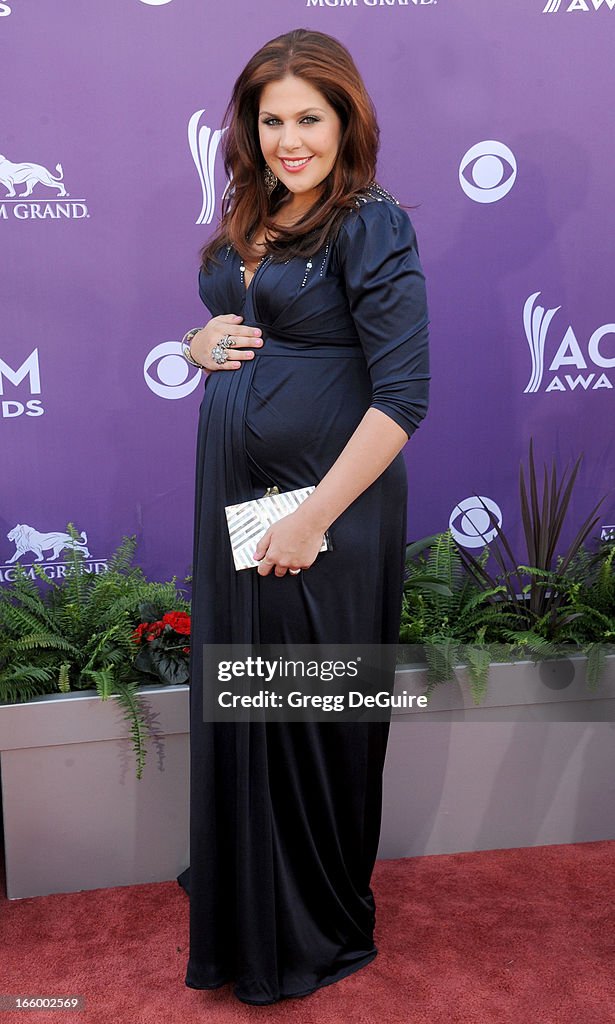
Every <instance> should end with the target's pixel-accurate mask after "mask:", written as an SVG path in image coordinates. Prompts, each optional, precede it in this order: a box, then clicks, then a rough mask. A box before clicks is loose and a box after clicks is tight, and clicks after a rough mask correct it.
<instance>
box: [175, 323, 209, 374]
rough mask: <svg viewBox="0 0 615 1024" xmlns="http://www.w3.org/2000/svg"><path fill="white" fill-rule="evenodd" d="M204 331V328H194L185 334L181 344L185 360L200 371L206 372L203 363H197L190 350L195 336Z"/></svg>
mask: <svg viewBox="0 0 615 1024" xmlns="http://www.w3.org/2000/svg"><path fill="white" fill-rule="evenodd" d="M202 330H203V328H202V327H192V328H191V329H190V330H189V331H186V333H185V334H184V336H183V338H182V340H181V342H180V344H181V349H182V355H183V357H184V359H185V360H186V361H187V362H189V363H191V364H192V365H193V366H198V368H199V370H205V371H206V370H207V367H206V366H203V364H202V363H198V362H197V361H196V359H195V358H194V356H193V355H192V351H191V349H190V342H191V341H192V339H193V338H194V336H195V334H198V333H199V331H202Z"/></svg>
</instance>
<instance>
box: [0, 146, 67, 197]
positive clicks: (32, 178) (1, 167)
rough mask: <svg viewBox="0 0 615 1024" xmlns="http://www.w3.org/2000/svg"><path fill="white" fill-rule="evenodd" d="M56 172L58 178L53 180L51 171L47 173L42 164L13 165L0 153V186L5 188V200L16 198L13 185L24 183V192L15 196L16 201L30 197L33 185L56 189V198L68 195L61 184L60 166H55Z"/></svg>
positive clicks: (61, 171)
mask: <svg viewBox="0 0 615 1024" xmlns="http://www.w3.org/2000/svg"><path fill="white" fill-rule="evenodd" d="M56 171H57V172H58V177H57V178H54V176H53V174H52V173H51V171H48V170H47V168H46V167H43V165H42V164H27V163H23V164H13V163H11V161H10V160H7V158H6V157H5V156H3V155H2V154H1V153H0V184H2V185H5V186H6V189H7V193H6V196H5V198H6V199H12V198H13V197H14V196H17V192H16V191H15V185H21V184H23V183H24V182H25V185H26V191H25V192H20V194H19V196H17V198H18V199H23V198H24V197H25V196H29V195H31V194H32V189H33V188H34V186H35V185H47V186H48V187H49V188H57V190H58V196H67V195H69V193H68V192H67V191H66V189H65V188H64V184H63V182H62V178H63V177H64V171H63V170H62V164H56Z"/></svg>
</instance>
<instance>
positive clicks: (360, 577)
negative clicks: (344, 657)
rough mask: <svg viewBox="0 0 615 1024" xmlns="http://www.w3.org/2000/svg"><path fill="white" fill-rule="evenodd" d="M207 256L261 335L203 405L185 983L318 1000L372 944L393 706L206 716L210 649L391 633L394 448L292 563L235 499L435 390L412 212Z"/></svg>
mask: <svg viewBox="0 0 615 1024" xmlns="http://www.w3.org/2000/svg"><path fill="white" fill-rule="evenodd" d="M219 258H220V263H219V265H218V266H214V267H213V268H211V269H210V270H209V272H208V273H204V272H203V271H202V270H201V271H200V273H199V290H200V295H201V298H202V300H203V302H204V303H205V305H206V306H207V308H208V310H209V311H210V313H211V315H212V316H217V315H220V314H229V313H238V314H240V315H242V316H243V317H244V320H243V323H244V324H247V325H253V326H260V327H261V328H262V332H263V338H264V345H263V346H262V348H261V349H260V350H259V349H254V352H255V356H254V358H253V359H251V360H248V361H246V362H242V364H241V367H240V368H239V369H237V370H224V371H218V372H216V371H214V372H212V373H211V374H209V375H208V376H207V378H206V381H205V389H204V396H203V400H202V402H201V406H200V416H199V428H198V444H197V463H196V498H195V521H194V558H193V588H192V642H191V679H192V685H191V698H190V699H191V703H190V729H191V744H190V746H191V758H190V764H191V770H190V816H191V820H190V866H189V868H187V869H186V870H185V871H184V872H182V874H181V875H179V877H178V882H179V884H180V885H181V886H182V887H183V888H184V889H185V890H186V891H187V892H188V893H189V897H190V951H189V960H188V966H187V973H186V979H185V984H186V985H187V986H188V987H190V988H196V989H211V988H218V987H219V986H221V985H223V984H225V983H227V982H230V983H231V984H232V985H233V992H234V994H235V996H237V998H238V999H240V1000H242V1001H243V1002H246V1003H253V1004H267V1003H275V1002H277V1001H278V1000H280V999H283V998H286V997H290V996H300V995H307V994H308V993H310V992H313V991H314V990H315V989H318V988H320V987H322V986H324V985H329V984H331V983H332V982H335V981H338V980H340V979H341V978H343V977H345V976H346V975H348V974H351V973H352V972H354V971H357V970H359V969H360V968H361V967H363V966H365V965H366V964H368V963H369V962H370V961H371V960H373V958H374V957H375V956H376V954H377V952H378V950H377V948H376V946H375V945H374V937H373V932H374V925H375V901H374V897H373V893H372V890H371V888H370V877H371V874H372V870H373V866H374V862H375V859H376V853H377V847H378V841H379V832H380V823H381V805H382V771H383V765H384V758H385V752H386V745H387V739H388V731H389V722H388V721H385V722H373V721H372V722H350V721H346V722H339V721H338V722H335V721H327V722H297V721H294V722H287V723H284V722H274V721H268V722H237V723H229V722H216V723H212V722H205V723H204V722H203V721H202V700H203V696H202V689H201V675H202V644H206V643H227V642H236V643H286V642H300V643H357V642H361V643H396V642H397V639H398V634H399V621H400V614H401V597H402V583H403V568H404V555H405V545H406V505H407V477H406V468H405V462H404V459H403V456H402V454H401V452H400V453H399V455H397V456H396V458H395V459H394V460H393V462H392V463H391V464H390V465H389V467H388V468H387V469H386V470H385V471H384V472H383V473H382V474H381V476H380V477H379V478H378V479H377V480H376V481H375V482H374V483H373V484H372V485H371V486H370V487H368V488H367V490H366V491H364V493H363V494H362V495H360V496H359V497H358V498H357V499H356V500H355V501H354V502H353V503H352V504H351V505H350V506H349V508H348V509H347V510H346V511H345V512H344V513H343V514H342V515H340V516H339V517H338V519H336V520H335V522H334V523H333V524H332V525H331V528H330V535H331V539H332V544H333V549H332V550H331V551H327V552H321V553H319V554H318V555H317V557H316V560H315V561H314V563H313V564H312V566H311V567H310V568H309V569H307V570H304V571H303V572H301V573H299V574H298V575H297V576H292V575H290V574H288V573H287V574H286V576H283V577H276V576H275V574H274V573H273V571H272V572H271V573H270V574H269V575H268V576H261V575H259V574H258V573H257V571H256V569H254V570H252V569H246V570H243V571H240V572H237V571H236V570H235V569H234V566H233V561H232V555H231V549H230V543H229V538H228V531H227V526H226V519H225V515H224V505H226V504H230V503H234V502H239V501H244V500H246V499H248V498H253V497H260V496H261V495H262V494H263V493H264V490H265V489H266V487H267V486H269V485H270V484H272V483H276V484H277V485H278V486H279V487H280V489H281V490H292V489H293V488H296V487H301V486H305V485H307V484H310V483H314V484H316V483H318V481H319V480H320V479H322V477H323V476H324V475H325V473H326V472H327V470H328V469H329V468H330V467H331V466H332V465H333V463H334V462H335V460H336V459H337V457H338V455H339V454H340V452H341V451H342V449H343V447H344V446H345V444H346V442H347V441H348V440H349V438H350V437H351V435H352V433H353V431H354V430H355V428H356V427H357V426H358V424H359V422H360V420H361V419H362V417H363V415H364V414H365V412H366V410H367V409H368V408H369V407H370V406H372V407H375V408H377V409H380V410H382V411H383V412H384V413H386V414H387V415H388V416H390V417H391V418H392V419H393V420H394V421H395V422H396V423H398V424H399V425H400V426H401V427H402V428H403V429H404V430H405V431H406V433H407V434H408V436H410V435H411V434H412V433H413V432H414V431H415V430H416V428H417V427H418V425H419V423H420V421H421V420H422V418H423V417H424V416H425V413H426V410H427V404H428V391H429V380H430V374H429V358H428V324H429V319H428V310H427V302H426V291H425V279H424V274H423V271H422V268H421V264H420V260H419V253H418V248H417V241H416V235H415V232H414V229H413V227H412V224H411V222H410V219H409V217H408V215H407V214H406V212H405V211H404V210H402V209H401V207H400V206H399V205H398V204H397V203H396V201H395V200H394V199H393V198H392V197H389V196H388V194H386V196H385V197H383V192H382V190H379V189H377V188H374V187H373V186H372V187H370V188H369V189H368V190H367V191H366V193H365V194H364V195H363V197H362V198H361V200H360V201H357V204H356V208H354V209H353V210H351V211H349V212H348V214H347V216H346V219H345V221H344V224H343V227H342V229H341V230H340V232H339V234H338V236H337V238H336V239H335V240H334V241H333V242H332V243H331V244H330V245H326V246H323V249H322V251H321V252H319V253H318V254H316V255H315V256H313V257H312V258H311V259H310V260H309V261H307V260H305V259H291V260H289V261H287V262H274V261H272V260H271V259H265V260H264V261H263V263H261V265H260V266H259V268H258V269H257V271H256V273H255V275H254V277H253V278H252V280H251V282H250V284H249V286H248V288H247V290H246V288H245V286H244V284H243V282H242V279H241V274H240V260H239V257H238V254H237V253H236V251H235V250H234V249H230V248H228V249H227V248H223V249H222V250H221V252H220V257H219Z"/></svg>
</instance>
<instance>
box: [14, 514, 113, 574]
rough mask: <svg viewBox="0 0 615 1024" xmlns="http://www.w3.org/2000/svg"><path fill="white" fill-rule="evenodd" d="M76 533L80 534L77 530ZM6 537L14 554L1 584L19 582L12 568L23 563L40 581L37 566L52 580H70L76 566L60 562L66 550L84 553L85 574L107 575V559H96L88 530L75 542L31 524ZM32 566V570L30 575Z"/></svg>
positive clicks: (65, 536)
mask: <svg viewBox="0 0 615 1024" xmlns="http://www.w3.org/2000/svg"><path fill="white" fill-rule="evenodd" d="M69 525H72V524H69ZM74 532H75V533H78V531H76V530H75V531H74ZM6 536H7V539H8V540H9V541H11V543H12V544H13V545H14V551H13V554H12V555H11V557H10V558H8V559H7V560H6V562H5V563H4V565H0V583H11V582H13V581H14V580H15V578H16V573H15V570H14V569H12V568H11V566H12V565H14V564H15V563H16V562H19V564H20V565H21V567H22V569H24V570H26V575H27V576H29V577H30V578H31V579H38V576H37V574H36V573H35V571H34V568H33V566H34V563H35V562H36V563H37V564H40V565H42V567H43V568H44V570H45V573H46V575H47V576H48V577H49V578H50V579H52V580H59V579H63V578H66V576H67V575H70V574H71V573H72V572H73V562H72V561H71V562H68V561H66V560H64V561H63V560H62V559H61V558H60V555H61V554H62V552H63V551H64V549H65V548H68V549H70V550H73V551H79V552H81V554H82V555H83V559H84V561H83V563H82V570H85V571H88V572H93V573H94V574H95V575H99V574H100V573H101V572H106V571H107V559H106V558H98V559H93V558H92V555H91V554H90V550H89V548H88V535H87V533H86V532H85V530H81V534H80V536H81V539H75V538H73V537H71V535H70V533H64V532H61V531H51V532H47V533H44V532H42V531H41V530H37V529H36V527H34V526H29V525H28V524H27V523H17V524H16V525H15V526H14V527H13V528H12V530H9V532H8V533H7V535H6ZM28 566H30V570H29V571H28Z"/></svg>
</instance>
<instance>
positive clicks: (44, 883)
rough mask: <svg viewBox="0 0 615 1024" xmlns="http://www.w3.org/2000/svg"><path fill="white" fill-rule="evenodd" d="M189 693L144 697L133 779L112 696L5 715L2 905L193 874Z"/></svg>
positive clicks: (145, 691)
mask: <svg viewBox="0 0 615 1024" xmlns="http://www.w3.org/2000/svg"><path fill="white" fill-rule="evenodd" d="M188 692H189V691H188V687H187V686H162V687H160V686H142V687H139V690H138V693H139V694H140V695H141V697H142V698H145V700H146V701H147V705H148V712H147V717H148V725H149V729H150V731H151V732H153V733H155V734H156V738H155V739H154V738H151V737H148V739H147V758H146V762H145V767H144V769H143V776H142V778H141V779H137V776H136V761H135V755H134V752H133V749H132V738H131V736H130V727H129V725H128V723H127V722H126V719H125V718H124V713H123V710H122V708H121V707H120V705H119V704H118V703H117V701H116V699H115V698H114V697H112V698H110V699H109V700H107V701H102V700H101V699H100V698H99V697H98V694H97V693H96V691H88V690H84V691H82V692H80V693H75V694H52V695H49V696H46V697H41V698H39V699H38V700H35V701H30V702H28V703H26V704H3V705H0V771H1V774H2V804H3V818H4V848H5V858H6V885H7V896H8V898H9V899H17V898H20V897H24V896H44V895H47V894H48V893H59V892H78V891H80V890H82V889H100V888H107V887H109V886H116V885H136V884H139V883H142V882H163V881H167V880H168V879H170V878H173V877H175V876H176V875H177V874H179V872H180V871H181V870H182V869H183V868H184V867H186V865H187V864H188V863H189V841H188V840H189V834H188V822H189V790H188V781H189V772H190V763H189V743H188V740H189V736H188V731H189V703H188Z"/></svg>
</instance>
